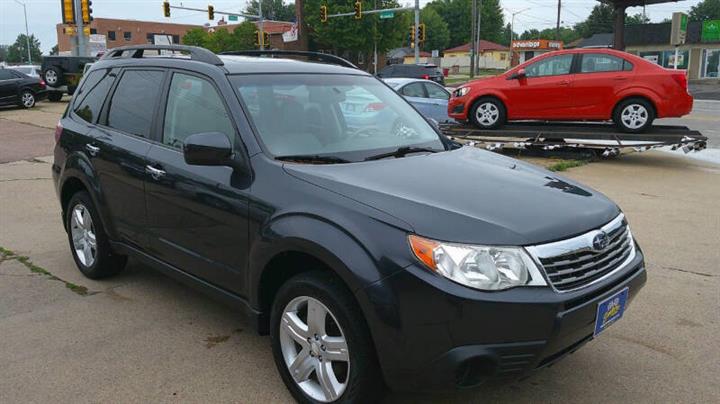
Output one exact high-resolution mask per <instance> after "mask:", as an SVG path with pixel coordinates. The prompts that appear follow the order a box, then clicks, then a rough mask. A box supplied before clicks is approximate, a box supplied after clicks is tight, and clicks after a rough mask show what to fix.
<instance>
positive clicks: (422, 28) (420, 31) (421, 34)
mask: <svg viewBox="0 0 720 404" xmlns="http://www.w3.org/2000/svg"><path fill="white" fill-rule="evenodd" d="M418 42H425V24H420V27H419V28H418Z"/></svg>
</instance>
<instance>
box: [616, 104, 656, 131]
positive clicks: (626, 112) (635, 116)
mask: <svg viewBox="0 0 720 404" xmlns="http://www.w3.org/2000/svg"><path fill="white" fill-rule="evenodd" d="M649 117H650V114H649V113H648V110H647V109H646V108H645V107H644V106H643V105H640V104H630V105H628V106H627V107H625V108H623V110H622V112H621V113H620V120H621V121H622V123H623V125H624V126H625V127H627V128H629V129H638V128H641V127H643V126H644V125H645V124H646V123H647V121H648V119H649Z"/></svg>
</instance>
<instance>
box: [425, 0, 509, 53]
mask: <svg viewBox="0 0 720 404" xmlns="http://www.w3.org/2000/svg"><path fill="white" fill-rule="evenodd" d="M426 8H432V9H434V10H435V11H437V13H438V14H440V16H441V17H442V18H443V20H445V22H446V23H447V25H448V29H449V31H450V44H449V46H450V47H453V46H458V45H463V44H466V43H468V42H470V28H471V27H470V24H471V23H472V0H434V1H432V2H431V3H429V4H428V5H427V6H426ZM504 28H505V20H504V16H503V13H502V8H501V7H500V2H499V0H483V2H482V7H481V8H480V38H481V39H484V40H487V41H491V42H502V41H503V31H504Z"/></svg>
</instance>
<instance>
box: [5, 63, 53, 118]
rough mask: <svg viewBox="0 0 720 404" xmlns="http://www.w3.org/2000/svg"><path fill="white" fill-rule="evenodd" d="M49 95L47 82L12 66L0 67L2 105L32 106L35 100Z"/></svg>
mask: <svg viewBox="0 0 720 404" xmlns="http://www.w3.org/2000/svg"><path fill="white" fill-rule="evenodd" d="M46 97H47V91H46V90H45V83H44V82H43V81H42V80H40V79H39V78H37V77H30V76H28V75H27V74H25V73H21V72H19V71H16V70H13V69H12V68H8V69H4V68H0V105H17V106H20V107H23V108H32V107H34V106H35V102H37V101H40V100H42V99H43V98H46Z"/></svg>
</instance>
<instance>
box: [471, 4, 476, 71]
mask: <svg viewBox="0 0 720 404" xmlns="http://www.w3.org/2000/svg"><path fill="white" fill-rule="evenodd" d="M476 18H477V0H472V10H471V11H470V78H473V77H475V46H476V45H477V43H476V42H475V28H476V26H475V21H476Z"/></svg>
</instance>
